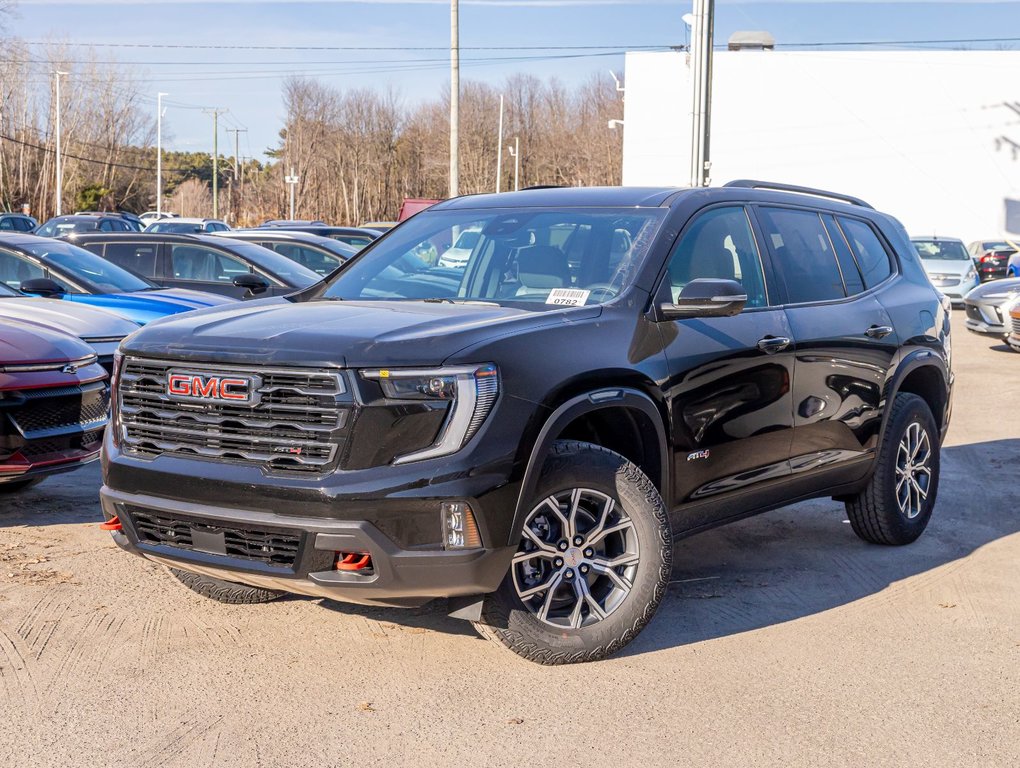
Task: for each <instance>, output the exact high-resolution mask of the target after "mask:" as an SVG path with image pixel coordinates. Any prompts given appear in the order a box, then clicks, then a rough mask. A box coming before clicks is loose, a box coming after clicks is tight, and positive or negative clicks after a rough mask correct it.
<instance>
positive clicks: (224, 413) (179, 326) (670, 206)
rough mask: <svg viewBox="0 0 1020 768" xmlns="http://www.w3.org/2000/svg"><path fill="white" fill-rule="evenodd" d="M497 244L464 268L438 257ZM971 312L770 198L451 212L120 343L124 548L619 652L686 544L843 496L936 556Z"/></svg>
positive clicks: (883, 531)
mask: <svg viewBox="0 0 1020 768" xmlns="http://www.w3.org/2000/svg"><path fill="white" fill-rule="evenodd" d="M469 229H471V230H475V231H478V232H479V233H480V236H479V237H478V239H477V241H476V243H475V246H474V248H473V250H472V252H471V255H470V258H469V259H468V261H467V263H466V265H465V266H464V267H462V268H458V269H451V268H440V267H435V266H431V264H432V263H433V262H432V260H430V259H429V258H427V257H425V256H423V255H422V254H427V253H429V252H431V251H432V250H434V249H437V248H441V247H443V246H444V245H445V244H448V243H451V242H454V241H456V238H457V235H458V234H459V233H460V232H463V231H465V230H469ZM948 310H949V304H948V301H947V300H944V299H942V298H941V297H940V296H939V294H938V293H937V292H936V290H935V289H934V288H932V286H931V284H930V283H929V282H928V279H927V277H926V276H925V273H924V270H923V268H922V267H921V264H920V262H919V260H918V256H917V252H916V250H915V249H914V248H913V246H912V245H911V243H910V239H909V237H908V236H907V234H906V232H905V231H904V229H903V227H902V226H901V225H900V224H899V223H898V222H897V221H896V220H895V219H893V218H892V217H890V216H887V215H885V214H882V213H879V212H877V211H875V210H874V209H872V208H871V207H870V206H869V205H868V204H866V203H864V202H863V201H861V200H858V199H856V198H850V197H846V196H843V195H837V194H833V193H827V192H822V191H820V190H811V189H805V188H800V187H790V186H783V185H775V184H766V183H763V182H750V181H743V182H734V183H731V184H728V185H726V186H725V187H721V188H713V189H637V188H604V189H535V190H526V191H522V192H516V193H511V194H502V195H479V196H473V197H462V198H457V199H453V200H448V201H445V202H442V203H440V204H438V205H435V206H433V207H432V208H431V209H430V210H428V211H427V212H424V213H421V214H419V215H418V216H415V217H414V218H413V219H411V220H409V221H407V222H405V223H404V224H402V225H401V226H400V227H397V228H396V229H394V230H392V231H391V232H389V233H388V234H386V235H385V236H384V237H382V238H380V239H379V240H376V241H375V242H374V243H372V244H371V245H370V246H368V247H367V248H365V250H364V251H362V252H361V254H359V255H358V256H357V257H356V258H354V259H352V260H350V261H349V262H348V263H347V264H345V265H344V266H343V267H342V268H340V269H339V270H338V271H337V272H335V273H334V274H332V275H331V276H330V277H329V278H328V279H326V280H325V281H324V282H322V283H319V284H317V285H314V286H312V287H310V288H308V289H306V290H303V291H301V292H299V293H296V294H293V295H291V296H288V297H279V298H272V299H265V300H259V301H251V302H247V303H245V304H244V305H230V306H225V307H215V308H210V309H208V310H201V311H197V312H192V313H189V314H187V315H183V316H179V317H171V318H167V319H165V320H162V321H160V322H158V323H151V324H150V325H148V326H146V327H145V328H143V329H142V330H141V331H139V332H138V333H136V334H134V335H132V336H131V337H130V339H128V340H127V341H126V342H125V343H124V344H123V347H122V350H121V353H122V355H121V359H120V361H119V364H118V366H117V369H116V377H117V380H116V384H115V404H114V409H113V420H114V428H113V429H110V430H108V437H107V438H106V442H105V446H104V452H103V470H104V483H105V484H104V487H103V489H102V501H103V509H104V513H105V516H106V518H107V523H106V525H107V527H109V528H112V529H114V538H115V540H116V542H117V543H118V544H119V545H121V546H122V547H124V548H125V549H127V550H129V551H131V552H134V553H136V554H139V555H142V556H144V557H147V558H149V559H150V560H153V561H156V562H159V563H163V564H165V565H167V566H169V567H170V568H171V570H172V572H173V573H174V574H175V575H176V576H177V577H178V578H179V579H180V580H181V581H182V582H184V583H185V584H186V585H188V586H189V587H191V588H192V589H194V590H196V591H197V592H199V593H201V594H204V595H207V596H209V597H212V598H215V599H218V600H222V601H225V602H240V603H255V602H260V601H264V600H268V599H272V598H274V597H276V596H278V595H280V594H281V593H282V592H293V593H299V594H304V595H313V596H321V597H329V598H336V599H339V600H346V601H353V602H360V603H369V604H377V605H392V606H414V605H420V604H422V603H424V602H426V601H427V600H429V599H431V598H436V597H447V598H450V610H451V613H452V614H453V615H456V616H459V617H462V618H467V619H470V620H471V621H473V622H475V624H476V626H477V627H478V628H479V629H480V630H481V631H482V633H483V634H485V635H487V636H488V637H491V638H494V639H496V640H498V641H500V642H501V643H503V644H504V645H506V646H507V647H509V648H511V649H512V650H513V651H515V652H516V653H518V654H520V655H521V656H524V657H526V658H528V659H531V660H534V661H538V662H542V663H546V664H559V663H565V662H576V661H587V660H593V659H599V658H603V657H605V656H607V655H609V654H611V653H613V652H614V651H616V650H618V649H620V648H622V647H623V646H624V645H626V644H627V643H628V642H629V641H630V640H632V639H633V638H634V637H635V636H636V635H637V634H638V632H640V631H641V629H642V628H643V627H644V626H645V624H646V623H647V622H648V621H649V620H650V619H651V617H652V615H653V614H654V613H655V610H656V607H657V606H658V604H659V601H660V600H661V599H662V596H663V594H664V592H665V590H666V585H667V583H668V581H669V578H670V570H671V567H672V554H671V553H672V545H673V542H674V541H675V540H676V539H677V538H678V537H682V536H688V535H690V534H693V533H697V532H699V531H703V530H705V529H707V528H710V527H712V526H716V525H719V524H721V523H726V522H730V521H733V520H738V519H740V518H743V517H746V516H748V515H752V514H756V513H758V512H763V511H765V510H769V509H773V508H775V507H778V506H781V505H785V504H789V503H791V502H794V501H798V500H800V499H807V498H811V497H818V496H831V497H833V498H834V499H836V500H838V501H842V502H845V504H846V510H847V515H848V516H849V518H850V522H851V524H852V526H853V529H854V531H855V532H856V533H857V535H858V536H860V537H861V538H863V539H865V540H866V541H869V542H874V543H878V544H907V543H909V542H911V541H913V540H914V539H916V538H917V537H918V536H919V535H920V534H921V532H922V531H923V530H924V528H925V526H926V525H927V524H928V520H929V518H930V516H931V513H932V508H933V506H934V504H935V496H936V491H937V488H938V479H939V447H940V444H941V442H942V438H943V436H944V434H945V431H946V428H947V426H948V423H949V416H950V408H951V393H952V381H953V375H952V372H951V367H950V340H949V311H948Z"/></svg>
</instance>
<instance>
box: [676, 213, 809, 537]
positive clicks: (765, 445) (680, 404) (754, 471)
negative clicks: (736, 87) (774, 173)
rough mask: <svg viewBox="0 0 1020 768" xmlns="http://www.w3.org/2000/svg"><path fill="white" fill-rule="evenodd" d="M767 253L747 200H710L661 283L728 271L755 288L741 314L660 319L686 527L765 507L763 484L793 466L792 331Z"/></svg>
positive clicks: (680, 520)
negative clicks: (774, 289)
mask: <svg viewBox="0 0 1020 768" xmlns="http://www.w3.org/2000/svg"><path fill="white" fill-rule="evenodd" d="M762 256H763V253H762V250H761V249H760V246H759V235H758V233H756V231H755V229H754V227H753V224H752V220H751V218H750V216H749V215H748V211H747V209H746V208H745V207H744V206H743V205H739V204H738V205H733V204H726V205H721V206H716V207H713V208H709V209H706V210H703V211H701V212H700V213H698V214H696V215H695V217H694V218H692V220H691V221H690V223H689V224H687V226H686V227H685V228H684V231H683V232H682V234H681V236H680V238H679V240H678V241H677V243H676V245H675V247H674V250H673V253H672V254H671V256H670V260H669V265H668V267H667V270H666V274H665V275H664V277H663V280H662V282H661V284H660V286H659V289H658V293H657V296H656V300H657V301H659V302H675V301H676V298H677V297H678V296H679V294H680V291H681V290H682V289H683V287H684V286H685V285H686V284H687V283H689V282H690V281H691V280H694V279H697V278H723V279H731V280H737V281H738V282H740V283H741V285H742V286H743V287H744V290H745V292H746V293H747V297H748V299H747V306H746V308H745V309H744V311H743V312H741V313H740V314H739V315H736V316H735V317H707V318H688V319H681V320H674V321H667V322H662V323H659V324H658V325H659V328H660V331H661V333H662V335H663V346H664V348H665V353H666V356H667V358H668V360H669V367H670V384H669V387H668V390H667V397H668V400H669V404H670V409H671V412H672V415H671V430H672V438H673V443H674V446H675V454H674V456H673V461H674V473H673V474H674V477H675V478H676V479H675V482H674V488H673V499H672V507H673V509H674V528H675V530H676V531H677V532H681V531H685V530H692V529H695V528H698V527H701V526H704V525H710V524H712V523H713V522H717V521H719V520H723V519H726V518H728V517H735V516H738V515H740V514H743V513H745V512H747V511H749V510H751V509H754V508H755V507H757V506H760V505H761V502H760V499H758V498H757V493H756V492H757V491H759V490H760V489H761V488H762V487H763V486H764V485H766V484H768V483H770V482H772V481H776V480H778V479H779V478H783V477H786V476H788V475H789V473H790V468H789V458H790V445H791V442H792V439H793V438H792V430H793V401H792V396H791V392H790V382H791V379H792V375H793V353H792V343H791V336H792V334H791V330H790V326H789V324H788V321H787V318H786V314H785V313H784V312H783V309H782V308H781V307H780V306H778V301H776V300H774V299H773V298H772V293H771V291H770V288H769V287H768V283H767V281H766V275H767V274H769V272H770V270H769V269H768V265H767V263H764V264H763V259H762Z"/></svg>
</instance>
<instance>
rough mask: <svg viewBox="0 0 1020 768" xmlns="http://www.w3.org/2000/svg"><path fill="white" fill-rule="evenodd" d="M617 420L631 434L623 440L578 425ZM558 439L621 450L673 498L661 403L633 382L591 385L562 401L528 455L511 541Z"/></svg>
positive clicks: (513, 542) (656, 485)
mask: <svg viewBox="0 0 1020 768" xmlns="http://www.w3.org/2000/svg"><path fill="white" fill-rule="evenodd" d="M614 419H620V420H623V422H625V423H628V424H629V430H625V432H626V433H627V434H628V436H625V437H623V438H621V440H622V444H621V442H620V441H614V440H592V439H587V440H585V439H584V438H585V437H586V435H584V434H583V432H581V431H580V430H583V429H586V428H587V429H591V428H593V427H594V428H597V425H598V424H611V423H613V420H614ZM635 430H636V431H635ZM634 435H638V436H639V439H640V445H639V446H637V448H639V449H640V454H639V455H638V454H635V447H636V446H635V445H634V440H633V436H634ZM559 439H575V440H577V439H580V440H582V441H584V442H594V443H595V444H597V445H601V446H602V447H604V448H608V449H610V450H613V451H616V452H617V453H620V454H621V455H622V456H624V457H625V458H627V459H628V460H630V461H631V462H632V463H634V464H635V465H637V466H638V467H639V468H641V469H642V471H644V472H645V474H646V475H648V478H649V479H650V480H651V481H652V483H653V484H654V485H655V487H656V488H657V489H658V490H659V493H660V494H661V495H662V497H663V498H669V496H668V489H669V484H670V472H669V467H670V449H669V443H668V440H667V437H666V426H665V421H664V416H663V414H662V412H661V411H660V409H659V406H658V405H657V404H656V403H655V401H654V400H653V399H652V398H651V397H649V395H648V394H646V393H645V392H642V391H641V390H639V389H635V388H633V387H599V388H597V389H592V390H591V391H588V392H584V393H582V394H578V395H575V396H573V397H571V398H569V399H568V400H566V401H565V402H563V403H561V404H560V405H559V406H558V407H557V408H556V409H555V410H553V412H552V413H551V414H550V415H549V417H548V418H547V419H546V420H545V422H544V423H543V424H542V427H541V429H540V430H539V432H538V435H537V436H536V438H535V441H534V444H533V447H532V449H531V453H530V455H529V456H528V460H527V465H526V468H525V472H524V478H523V480H522V481H521V485H520V491H519V493H518V497H517V506H516V509H515V511H514V518H513V524H512V525H511V527H510V538H509V540H508V541H507V544H508V545H513V544H515V543H516V542H517V540H518V537H519V536H520V532H521V527H522V526H523V524H524V518H525V516H526V515H527V513H528V503H529V501H530V499H531V497H532V495H534V493H535V489H536V487H537V485H538V478H539V475H540V473H541V471H542V466H543V464H544V462H545V459H546V456H548V455H549V451H550V449H551V448H552V445H553V443H554V442H556V441H557V440H559ZM628 441H629V442H628ZM628 454H630V455H628ZM635 459H637V460H635Z"/></svg>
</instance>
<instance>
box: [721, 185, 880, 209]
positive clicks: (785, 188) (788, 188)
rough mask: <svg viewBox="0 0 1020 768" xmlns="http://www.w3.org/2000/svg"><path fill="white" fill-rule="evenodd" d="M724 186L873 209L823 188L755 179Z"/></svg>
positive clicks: (857, 198)
mask: <svg viewBox="0 0 1020 768" xmlns="http://www.w3.org/2000/svg"><path fill="white" fill-rule="evenodd" d="M723 186H724V187H744V188H746V189H774V190H776V191H777V192H797V193H798V194H801V195H813V196H814V197H827V198H829V199H830V200H839V201H840V202H843V203H850V205H859V206H861V207H862V208H871V209H872V210H874V209H875V207H874V206H873V205H871V204H870V203H867V202H865V201H864V200H861V198H859V197H853V196H851V195H841V194H840V193H839V192H826V191H825V190H824V189H815V188H814V187H799V186H797V185H796V184H779V183H777V182H772V181H755V180H753V179H737V180H736V181H729V182H727V183H725V184H723Z"/></svg>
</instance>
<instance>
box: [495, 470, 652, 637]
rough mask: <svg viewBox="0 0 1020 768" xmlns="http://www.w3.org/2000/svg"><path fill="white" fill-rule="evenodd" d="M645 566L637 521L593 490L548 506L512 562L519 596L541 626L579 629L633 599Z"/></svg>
mask: <svg viewBox="0 0 1020 768" xmlns="http://www.w3.org/2000/svg"><path fill="white" fill-rule="evenodd" d="M639 561H640V553H639V551H638V541H637V533H636V532H635V530H634V523H633V521H632V520H631V519H630V518H629V517H628V516H627V514H626V512H625V511H624V510H623V509H621V507H620V506H619V504H618V503H617V501H616V500H615V499H614V498H612V497H611V496H608V495H606V494H604V493H601V492H599V491H595V490H591V489H587V488H573V489H569V490H564V491H559V492H557V493H554V494H552V495H551V496H547V497H546V498H544V499H542V501H541V502H539V503H538V504H537V505H536V506H535V508H534V509H532V510H531V512H530V513H529V515H528V517H527V520H525V523H524V530H523V533H522V537H521V545H520V548H519V549H518V552H517V554H516V555H514V558H513V564H512V573H513V583H514V588H515V589H516V591H517V596H518V597H519V598H520V600H521V602H522V603H523V604H524V605H525V607H526V608H527V609H528V610H529V611H530V612H531V613H532V614H533V615H534V616H535V617H536V618H538V619H539V620H540V621H542V622H544V623H546V624H549V625H551V626H554V627H557V628H568V629H579V628H581V627H585V626H590V625H591V624H594V623H596V622H599V621H602V620H603V619H605V618H606V617H607V616H609V615H610V614H612V613H613V611H615V610H616V609H617V608H618V607H619V606H620V605H621V604H622V603H623V602H624V600H625V599H626V597H627V595H628V594H629V593H630V591H631V589H632V588H633V585H634V578H635V576H636V574H637V568H638V564H639Z"/></svg>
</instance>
